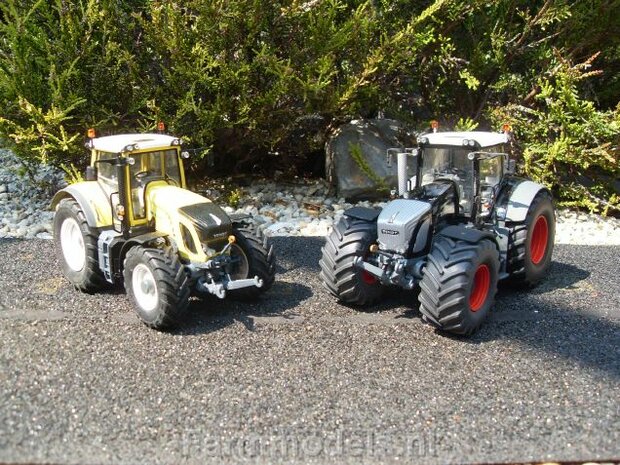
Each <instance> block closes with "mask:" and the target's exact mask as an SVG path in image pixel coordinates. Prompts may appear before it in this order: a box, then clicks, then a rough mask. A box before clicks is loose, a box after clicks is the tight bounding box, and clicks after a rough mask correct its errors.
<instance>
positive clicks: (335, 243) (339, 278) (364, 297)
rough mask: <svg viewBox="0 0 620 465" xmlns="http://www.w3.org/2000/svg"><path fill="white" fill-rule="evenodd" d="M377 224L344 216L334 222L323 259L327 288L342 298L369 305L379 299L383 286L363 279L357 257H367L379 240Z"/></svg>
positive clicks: (324, 279)
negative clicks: (356, 266) (355, 264)
mask: <svg viewBox="0 0 620 465" xmlns="http://www.w3.org/2000/svg"><path fill="white" fill-rule="evenodd" d="M376 237H377V232H376V224H375V223H369V222H366V221H363V220H356V219H351V218H348V217H346V216H345V217H343V218H342V219H341V220H340V221H339V222H338V223H337V224H336V225H334V227H333V229H332V231H331V233H330V234H329V235H328V236H327V239H326V242H325V245H324V246H323V248H322V256H321V260H320V261H319V265H320V266H321V274H320V277H321V280H322V281H323V285H324V286H325V288H326V289H327V290H328V291H329V292H330V293H331V294H332V295H333V296H335V297H337V298H338V299H339V300H340V301H342V302H346V303H350V304H354V305H368V304H372V303H374V302H376V301H377V300H379V298H380V297H381V295H382V293H383V286H382V285H381V284H379V283H377V284H375V285H368V284H364V283H362V282H360V279H359V275H358V270H357V269H356V268H355V267H354V265H353V262H354V260H355V258H357V257H362V256H364V255H365V254H366V253H367V251H368V246H369V245H370V244H371V243H372V242H374V241H375V240H376Z"/></svg>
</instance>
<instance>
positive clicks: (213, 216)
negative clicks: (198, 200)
mask: <svg viewBox="0 0 620 465" xmlns="http://www.w3.org/2000/svg"><path fill="white" fill-rule="evenodd" d="M209 216H210V217H211V218H213V221H215V224H217V225H218V226H219V225H220V224H222V220H221V219H220V217H219V216H217V215H214V214H213V213H209Z"/></svg>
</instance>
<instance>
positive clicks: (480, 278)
mask: <svg viewBox="0 0 620 465" xmlns="http://www.w3.org/2000/svg"><path fill="white" fill-rule="evenodd" d="M490 286H491V271H490V270H489V267H488V266H487V265H485V264H482V265H480V266H479V267H478V269H477V270H476V274H475V275H474V285H473V286H472V288H471V293H470V294H469V308H470V309H471V311H472V312H477V311H478V310H480V308H481V307H482V305H483V304H484V302H485V301H486V300H487V295H489V287H490Z"/></svg>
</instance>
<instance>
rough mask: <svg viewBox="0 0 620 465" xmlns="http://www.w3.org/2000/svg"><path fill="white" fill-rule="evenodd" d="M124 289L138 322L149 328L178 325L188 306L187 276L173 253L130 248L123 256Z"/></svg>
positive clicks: (164, 327) (170, 251)
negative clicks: (140, 321) (138, 318)
mask: <svg viewBox="0 0 620 465" xmlns="http://www.w3.org/2000/svg"><path fill="white" fill-rule="evenodd" d="M123 278H124V279H125V290H126V291H127V295H128V296H129V299H130V300H131V301H132V303H133V304H134V306H135V308H136V311H137V312H138V316H139V317H140V319H141V320H142V321H143V322H144V323H145V324H146V325H147V326H150V327H151V328H155V329H168V328H172V327H175V326H177V325H178V324H179V323H180V322H181V321H182V320H183V317H184V316H185V313H186V310H187V306H188V303H189V294H190V287H189V276H188V274H187V272H186V271H185V269H184V267H183V265H182V264H181V262H180V261H179V259H178V257H177V256H176V255H175V254H174V253H173V252H172V250H169V251H167V252H166V251H163V250H160V249H149V248H144V247H140V246H136V247H132V248H131V249H130V250H129V252H127V255H126V256H125V266H124V270H123Z"/></svg>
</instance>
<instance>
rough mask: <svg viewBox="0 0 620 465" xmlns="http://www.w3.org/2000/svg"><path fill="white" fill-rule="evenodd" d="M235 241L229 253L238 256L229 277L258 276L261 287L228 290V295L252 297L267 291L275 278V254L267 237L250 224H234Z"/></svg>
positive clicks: (245, 277)
mask: <svg viewBox="0 0 620 465" xmlns="http://www.w3.org/2000/svg"><path fill="white" fill-rule="evenodd" d="M233 235H234V236H235V239H236V241H235V243H234V244H233V245H232V250H231V255H233V256H235V257H236V258H238V262H237V264H236V266H235V270H234V271H233V273H232V275H231V277H232V278H233V279H252V278H254V276H258V277H259V279H262V280H263V286H262V287H255V286H253V287H244V288H242V289H235V290H233V291H230V296H231V297H235V298H241V299H253V298H256V297H258V296H259V295H260V294H262V293H263V292H266V291H268V290H269V289H270V288H271V286H273V283H274V282H275V279H276V256H275V253H274V250H273V246H272V245H271V244H270V243H269V240H268V238H267V237H265V236H263V234H262V233H261V232H260V231H259V230H257V229H255V228H254V227H253V226H251V225H243V226H235V228H234V229H233Z"/></svg>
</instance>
